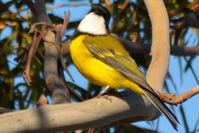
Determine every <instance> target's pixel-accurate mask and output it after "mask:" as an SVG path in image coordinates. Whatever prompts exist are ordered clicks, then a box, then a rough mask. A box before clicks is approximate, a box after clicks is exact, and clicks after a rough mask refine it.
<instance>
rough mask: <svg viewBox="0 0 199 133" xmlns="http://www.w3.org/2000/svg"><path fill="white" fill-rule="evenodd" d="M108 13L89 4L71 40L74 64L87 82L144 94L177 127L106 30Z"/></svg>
mask: <svg viewBox="0 0 199 133" xmlns="http://www.w3.org/2000/svg"><path fill="white" fill-rule="evenodd" d="M109 20H110V13H109V12H108V10H107V9H106V8H105V7H103V6H100V5H93V6H92V8H91V10H90V12H89V13H88V14H87V15H86V16H85V17H84V18H83V19H82V21H81V22H80V24H79V25H78V27H77V34H76V36H75V37H74V39H73V40H72V41H71V44H70V50H71V57H72V59H73V62H74V64H75V66H76V67H77V68H78V70H79V71H80V73H82V74H83V75H84V76H85V77H86V78H87V79H88V80H89V81H90V82H92V83H94V84H97V85H101V86H106V88H110V89H119V88H128V89H131V90H132V91H134V92H136V93H137V94H139V95H144V96H145V97H146V98H148V99H149V100H150V101H151V102H152V103H153V105H154V106H155V107H156V108H157V109H158V110H159V111H160V112H162V113H163V114H164V115H165V116H166V117H167V118H168V120H169V121H170V122H171V124H172V125H173V127H174V128H175V129H177V123H178V121H177V119H176V117H175V116H174V115H173V113H172V112H171V111H170V110H169V108H167V106H166V105H165V104H164V103H163V102H162V101H161V100H160V98H159V96H158V95H157V94H156V92H155V91H154V90H153V89H152V88H151V87H150V86H149V85H148V84H147V82H146V79H145V76H144V74H143V73H142V72H141V71H140V70H139V68H138V66H137V65H136V63H135V62H134V60H133V59H132V58H131V57H130V55H129V54H128V52H127V51H126V50H125V48H124V47H123V46H122V44H121V43H120V42H119V41H118V40H117V38H115V37H113V36H111V35H110V33H109V28H108V24H109Z"/></svg>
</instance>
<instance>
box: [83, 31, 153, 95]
mask: <svg viewBox="0 0 199 133" xmlns="http://www.w3.org/2000/svg"><path fill="white" fill-rule="evenodd" d="M84 44H85V45H86V47H87V48H88V50H89V51H90V52H91V53H92V54H93V55H94V56H95V57H96V58H98V59H99V60H101V61H102V62H104V63H106V64H107V65H110V66H111V67H113V68H115V69H116V70H118V71H119V72H121V73H122V74H124V75H125V76H126V77H127V78H129V79H130V80H132V81H134V82H136V83H137V84H139V85H140V86H142V87H143V88H145V89H146V90H148V91H150V92H152V93H155V91H154V90H153V89H151V87H150V86H149V85H148V84H147V82H146V80H145V76H144V74H143V73H142V72H141V71H140V70H139V68H138V66H137V65H136V63H135V61H134V60H133V59H132V58H131V57H130V55H129V54H128V52H127V51H126V50H125V49H124V47H123V46H122V45H121V43H120V42H118V41H117V39H115V38H114V37H112V36H110V35H106V36H88V37H86V39H85V40H84Z"/></svg>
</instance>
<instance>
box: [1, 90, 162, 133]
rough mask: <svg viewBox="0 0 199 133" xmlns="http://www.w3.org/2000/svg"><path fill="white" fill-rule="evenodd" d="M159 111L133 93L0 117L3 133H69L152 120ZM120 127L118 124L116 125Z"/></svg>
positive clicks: (12, 113) (51, 106) (122, 93)
mask: <svg viewBox="0 0 199 133" xmlns="http://www.w3.org/2000/svg"><path fill="white" fill-rule="evenodd" d="M158 116H159V111H157V109H156V108H155V107H154V106H153V105H152V104H151V102H150V101H148V100H147V99H145V98H144V97H140V96H138V95H137V94H135V93H133V92H132V91H125V92H120V93H119V94H117V95H116V94H115V96H108V99H107V97H103V96H102V97H100V98H93V99H91V100H87V101H84V102H81V103H77V104H59V105H46V106H41V107H39V108H38V109H34V110H23V111H18V112H11V113H6V114H2V115H0V131H1V132H3V133H11V132H15V133H30V132H31V133H33V132H37V133H38V132H42V133H44V132H53V131H72V130H76V129H88V128H90V127H94V128H98V127H102V126H107V125H110V124H111V123H115V122H118V121H127V119H128V120H131V121H141V120H153V119H155V118H157V117H158ZM118 124H119V123H118Z"/></svg>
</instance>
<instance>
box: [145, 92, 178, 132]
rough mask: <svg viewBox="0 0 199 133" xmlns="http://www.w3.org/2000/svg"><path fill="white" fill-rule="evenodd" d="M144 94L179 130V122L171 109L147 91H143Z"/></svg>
mask: <svg viewBox="0 0 199 133" xmlns="http://www.w3.org/2000/svg"><path fill="white" fill-rule="evenodd" d="M143 92H144V95H145V96H146V97H147V98H148V99H149V100H150V101H151V102H152V103H153V105H154V106H155V107H156V108H157V109H158V110H159V111H160V112H162V113H163V114H164V115H165V116H166V117H167V118H168V120H169V121H170V122H171V124H172V126H173V127H174V128H175V130H177V124H178V123H179V122H178V120H177V118H176V117H175V115H174V114H173V113H172V112H171V111H170V109H169V108H168V107H167V106H166V105H165V104H164V103H163V102H162V101H161V100H160V98H159V97H157V96H155V95H154V94H152V93H151V92H149V91H147V90H143Z"/></svg>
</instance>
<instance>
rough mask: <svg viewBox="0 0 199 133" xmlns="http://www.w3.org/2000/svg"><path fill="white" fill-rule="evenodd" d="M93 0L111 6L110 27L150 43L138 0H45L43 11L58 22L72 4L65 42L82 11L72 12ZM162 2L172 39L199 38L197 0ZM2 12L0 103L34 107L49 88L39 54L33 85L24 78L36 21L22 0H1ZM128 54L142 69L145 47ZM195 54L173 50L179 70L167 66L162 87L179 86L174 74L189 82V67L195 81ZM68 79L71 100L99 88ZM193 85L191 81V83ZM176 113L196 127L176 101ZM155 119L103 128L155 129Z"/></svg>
mask: <svg viewBox="0 0 199 133" xmlns="http://www.w3.org/2000/svg"><path fill="white" fill-rule="evenodd" d="M93 2H94V3H98V2H99V3H101V4H104V5H105V6H106V7H107V8H108V9H109V10H110V12H111V15H112V19H111V24H110V29H111V31H112V32H113V33H115V34H117V35H119V36H121V37H123V38H126V39H129V40H131V41H132V42H136V43H140V44H144V45H146V46H147V45H150V44H151V24H150V21H149V17H148V13H147V10H146V8H145V5H144V3H143V1H142V0H129V1H128V0H114V2H111V3H109V2H108V0H99V1H96V0H95V1H94V0H90V1H86V0H73V1H72V0H65V1H64V0H63V1H62V3H60V2H58V1H56V0H46V6H47V11H48V13H49V16H50V18H51V20H52V21H53V23H62V21H63V18H62V17H60V16H63V12H64V11H67V10H70V9H71V8H75V10H74V9H73V12H71V16H72V17H73V16H76V18H75V19H73V20H71V21H70V22H69V25H68V28H67V32H66V33H65V38H64V39H63V41H64V42H69V41H70V38H71V36H72V33H73V31H74V28H75V27H77V24H78V23H79V21H80V20H81V18H82V17H83V16H80V15H75V14H78V13H79V12H81V9H80V7H89V4H90V3H93ZM164 2H165V4H166V7H167V10H168V13H169V18H170V27H171V30H170V31H171V32H170V35H171V39H170V40H171V45H173V46H193V45H194V44H199V37H198V35H199V30H198V28H199V21H198V19H199V16H198V15H199V12H198V8H196V7H197V6H198V0H164ZM0 14H1V15H0V56H1V60H0V106H1V107H5V108H9V109H17V110H20V109H25V108H33V107H34V106H35V105H36V104H37V101H38V98H39V97H40V95H41V94H45V95H47V96H48V97H49V100H50V97H51V94H50V92H49V91H48V90H47V89H46V85H45V83H44V78H43V66H42V64H43V62H42V56H36V57H35V58H34V60H33V63H32V65H31V77H32V80H33V82H32V86H31V87H28V86H27V85H26V83H25V82H24V80H23V79H22V73H23V70H24V68H25V60H26V57H27V49H28V47H29V44H30V43H31V41H32V40H31V37H32V35H31V34H29V28H30V26H31V24H33V22H34V20H33V19H32V14H31V12H30V10H29V9H28V7H27V6H26V5H25V4H24V1H23V0H17V1H8V0H3V1H0ZM60 14H61V15H60ZM66 45H67V44H66ZM39 51H40V53H41V55H42V54H43V51H44V49H43V46H42V45H40V46H39ZM132 56H133V57H134V59H135V60H136V62H137V63H138V64H139V65H140V67H141V68H142V70H143V71H146V69H147V66H148V65H149V62H150V56H149V55H148V54H144V53H143V54H132ZM196 57H197V56H196V55H190V56H181V57H178V56H176V59H177V60H178V64H177V65H173V66H171V67H177V68H178V69H179V75H176V73H173V72H170V71H168V76H167V80H166V81H165V89H166V91H168V92H169V91H170V88H176V89H177V85H176V83H175V81H174V80H173V79H174V78H175V77H178V78H179V82H181V83H183V82H187V81H184V80H183V76H184V75H185V74H186V72H187V71H190V72H191V73H192V75H190V76H191V77H193V79H194V80H195V81H194V82H196V83H197V84H199V79H198V75H197V74H198V73H197V72H196V71H195V70H194V68H193V66H192V64H193V63H194V62H196V61H198V59H197V58H196ZM66 59H67V60H66V63H67V64H68V65H72V62H71V59H70V56H69V54H68V53H67V54H66ZM171 64H172V63H171ZM75 76H76V75H73V77H75ZM167 82H170V83H169V84H168V83H167ZM69 84H70V85H71V86H73V88H75V89H71V98H72V100H73V101H78V102H79V101H81V100H85V99H89V98H91V97H94V96H96V95H97V94H98V92H99V91H100V88H101V87H99V86H96V85H93V84H90V83H89V85H88V87H86V88H83V87H80V86H78V85H77V84H75V83H73V82H70V81H69ZM191 87H192V86H189V88H191ZM187 89H188V88H187ZM176 93H178V90H176ZM178 116H179V117H181V119H180V122H181V124H182V125H183V128H184V129H183V131H184V132H196V131H198V130H199V127H198V123H199V119H197V120H198V121H196V122H194V123H193V122H191V120H190V119H187V118H188V114H187V113H185V110H184V107H183V106H180V107H179V115H178ZM189 122H191V124H193V125H194V128H190V124H189ZM158 123H159V122H158V121H156V122H155V124H154V123H153V124H151V122H149V123H148V124H149V125H150V126H151V130H148V129H144V128H138V127H135V126H132V125H125V126H119V127H115V128H112V129H105V130H104V132H118V133H119V132H143V133H144V132H156V131H158V125H159V124H158ZM193 125H192V127H193ZM113 129H114V130H113Z"/></svg>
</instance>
